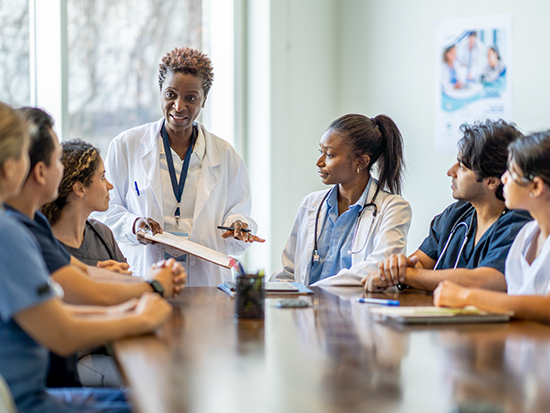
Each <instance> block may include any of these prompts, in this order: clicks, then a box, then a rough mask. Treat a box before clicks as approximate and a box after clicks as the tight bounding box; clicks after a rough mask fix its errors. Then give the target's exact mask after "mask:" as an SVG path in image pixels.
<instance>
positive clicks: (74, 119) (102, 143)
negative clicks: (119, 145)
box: [64, 0, 203, 156]
mask: <svg viewBox="0 0 550 413" xmlns="http://www.w3.org/2000/svg"><path fill="white" fill-rule="evenodd" d="M202 8H203V7H202V0H117V1H112V0H68V1H67V49H68V50H67V53H68V54H67V57H68V59H67V60H68V74H69V79H68V122H69V125H68V129H67V131H68V133H67V136H65V137H64V138H65V139H67V138H69V139H74V138H81V139H83V140H86V141H89V142H91V143H93V144H94V145H95V146H97V147H99V149H101V152H102V153H103V156H105V155H106V152H107V147H108V145H109V142H110V141H111V140H112V139H113V138H114V137H115V136H116V135H118V134H119V133H121V132H123V131H124V130H126V129H129V128H132V127H135V126H139V125H142V124H144V123H147V122H152V121H155V120H157V119H159V118H160V117H162V112H161V109H160V103H159V92H158V90H159V89H158V80H157V75H158V65H159V62H160V59H161V57H162V56H163V55H164V54H166V53H167V52H168V51H170V50H172V49H174V48H175V47H181V46H190V47H195V48H199V49H200V48H202V37H203V33H202V27H203V10H202Z"/></svg>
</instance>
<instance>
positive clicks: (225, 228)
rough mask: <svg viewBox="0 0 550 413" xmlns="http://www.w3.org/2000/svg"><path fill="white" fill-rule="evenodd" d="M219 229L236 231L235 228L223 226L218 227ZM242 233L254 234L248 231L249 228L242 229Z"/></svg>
mask: <svg viewBox="0 0 550 413" xmlns="http://www.w3.org/2000/svg"><path fill="white" fill-rule="evenodd" d="M218 229H224V230H226V231H235V227H224V226H223V225H218ZM240 231H242V232H252V230H251V229H248V228H241V229H240Z"/></svg>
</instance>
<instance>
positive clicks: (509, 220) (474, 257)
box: [419, 201, 532, 274]
mask: <svg viewBox="0 0 550 413" xmlns="http://www.w3.org/2000/svg"><path fill="white" fill-rule="evenodd" d="M474 211H475V210H474V208H473V207H472V204H470V203H469V202H464V201H458V202H455V203H454V204H452V205H450V206H449V207H447V209H445V211H443V213H441V214H439V215H438V216H436V217H435V218H434V219H433V221H432V223H431V224H430V235H428V237H426V239H425V240H424V242H423V243H422V245H421V246H420V248H419V249H420V251H422V252H423V253H425V254H426V255H427V256H428V257H430V258H431V259H432V260H434V261H436V262H437V260H438V259H439V257H440V256H441V253H442V252H443V249H444V248H445V244H446V243H447V241H448V240H449V236H450V233H451V230H452V228H453V226H455V224H457V222H461V223H462V222H463V223H465V224H466V225H468V226H469V225H470V221H471V219H472V215H473V214H474ZM531 220H532V218H531V216H530V215H529V213H528V212H527V211H521V210H512V211H508V212H506V213H505V214H503V215H501V216H500V217H499V218H498V220H496V221H495V222H494V223H493V225H492V226H491V227H490V228H489V229H488V230H487V231H486V232H485V234H483V236H482V237H481V239H480V240H479V241H478V243H477V245H475V246H474V239H475V235H472V236H471V238H470V239H469V240H468V242H467V243H466V245H465V246H464V249H463V250H462V254H461V255H460V259H459V261H458V265H457V268H468V269H473V268H477V267H491V268H494V269H496V270H498V271H500V272H501V273H503V274H504V265H505V261H506V256H507V255H508V250H509V249H510V247H511V246H512V243H513V242H514V239H515V237H516V235H517V233H518V232H519V230H520V229H521V228H522V227H523V226H524V225H525V224H526V223H527V222H529V221H531ZM476 224H477V220H476V219H475V218H474V223H473V225H476ZM466 225H464V224H463V225H459V226H456V230H455V232H454V234H453V235H452V238H451V240H450V242H449V246H448V247H447V250H446V251H445V253H444V255H443V258H442V259H441V261H440V263H439V265H438V267H437V269H438V270H441V269H448V268H454V266H455V263H456V259H457V257H458V253H459V251H460V248H461V246H462V244H463V242H464V238H465V236H466V232H467V228H466ZM473 234H475V231H474V232H473Z"/></svg>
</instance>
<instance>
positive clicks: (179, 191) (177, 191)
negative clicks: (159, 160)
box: [160, 122, 197, 229]
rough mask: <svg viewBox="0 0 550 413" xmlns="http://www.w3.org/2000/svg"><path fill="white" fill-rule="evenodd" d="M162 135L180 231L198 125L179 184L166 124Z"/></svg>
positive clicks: (177, 226)
mask: <svg viewBox="0 0 550 413" xmlns="http://www.w3.org/2000/svg"><path fill="white" fill-rule="evenodd" d="M160 133H161V135H162V142H163V143H164V152H165V153H166V163H167V164H168V172H169V173H170V181H171V182H172V189H173V190H174V196H175V197H176V201H177V202H178V205H177V207H176V210H175V211H174V218H175V220H176V229H179V220H180V217H181V214H180V203H181V196H182V195H183V188H184V187H185V180H186V179H187V171H188V170H189V161H190V160H191V153H193V144H194V143H195V139H196V135H197V129H196V124H193V133H192V134H191V142H190V143H189V148H187V152H186V153H185V158H183V166H182V167H181V175H180V181H179V183H178V178H177V177H176V170H175V168H174V159H173V158H172V150H171V149H170V140H169V138H168V133H166V128H165V127H164V122H163V123H162V129H161V131H160Z"/></svg>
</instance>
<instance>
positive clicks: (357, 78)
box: [338, 0, 550, 252]
mask: <svg viewBox="0 0 550 413" xmlns="http://www.w3.org/2000/svg"><path fill="white" fill-rule="evenodd" d="M339 5H340V11H341V14H340V21H339V30H340V36H341V42H340V46H341V55H340V63H341V64H340V66H339V75H340V76H339V78H340V79H341V83H340V88H339V90H340V95H339V105H338V108H339V111H340V112H341V113H345V112H357V111H359V112H362V113H365V114H367V115H369V116H373V115H376V114H379V113H385V114H387V115H389V116H390V117H392V118H393V119H394V120H395V122H396V123H397V125H398V126H399V128H400V129H401V132H402V134H403V137H404V140H405V146H406V162H407V168H408V176H407V181H406V184H405V191H404V197H405V198H406V199H407V200H408V201H409V202H410V203H411V205H412V208H413V222H412V226H411V231H410V233H409V247H408V249H409V251H410V252H412V251H414V250H415V249H416V248H417V247H418V246H419V245H420V243H421V242H422V240H423V239H424V237H425V236H426V235H427V232H428V228H429V223H430V221H431V219H432V218H433V216H434V215H436V214H437V213H439V212H440V211H442V210H443V209H444V208H445V206H446V205H447V204H449V203H450V202H452V197H451V194H450V188H449V185H450V178H448V177H447V176H446V171H447V169H448V168H449V166H450V165H451V164H452V163H453V162H454V160H455V158H456V155H455V154H448V155H442V154H439V153H436V152H435V150H434V144H433V142H434V127H433V124H434V104H435V102H434V87H435V86H434V77H435V72H434V70H435V69H434V67H433V63H432V62H433V55H434V44H435V24H436V21H437V20H438V19H441V18H449V17H459V16H474V15H491V14H508V13H509V14H512V19H513V33H512V42H513V46H512V47H513V59H514V70H515V73H514V74H513V81H514V84H513V88H512V97H513V118H514V119H513V120H514V121H515V122H516V123H517V124H518V126H519V127H520V128H521V129H522V130H523V131H524V132H529V131H535V130H541V129H548V128H550V110H549V107H550V106H549V104H548V102H547V96H549V95H550V80H549V78H550V54H548V53H546V52H545V50H547V49H548V46H547V45H548V44H549V43H550V25H549V24H548V17H549V16H550V2H548V1H547V0H524V1H513V0H510V1H503V0H485V1H479V0H462V1H460V2H454V1H442V0H414V1H411V0H370V1H364V0H345V1H341V2H339Z"/></svg>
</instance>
